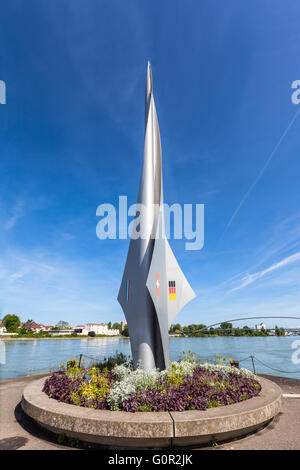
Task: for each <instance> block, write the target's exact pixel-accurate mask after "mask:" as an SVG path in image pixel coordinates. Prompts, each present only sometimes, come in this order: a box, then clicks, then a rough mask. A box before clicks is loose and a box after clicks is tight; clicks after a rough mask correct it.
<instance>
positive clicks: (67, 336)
mask: <svg viewBox="0 0 300 470" xmlns="http://www.w3.org/2000/svg"><path fill="white" fill-rule="evenodd" d="M83 338H84V339H95V338H127V336H122V335H111V336H108V335H96V336H88V335H80V336H71V335H66V336H64V335H58V336H46V337H42V336H34V337H30V338H29V337H28V336H0V340H2V341H17V340H20V341H33V340H34V341H36V340H40V339H41V340H44V339H48V340H49V339H83Z"/></svg>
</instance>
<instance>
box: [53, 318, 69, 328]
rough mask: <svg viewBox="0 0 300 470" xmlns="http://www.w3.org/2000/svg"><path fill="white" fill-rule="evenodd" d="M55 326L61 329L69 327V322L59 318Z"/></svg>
mask: <svg viewBox="0 0 300 470" xmlns="http://www.w3.org/2000/svg"><path fill="white" fill-rule="evenodd" d="M56 326H57V327H58V328H59V329H61V330H65V329H67V328H70V325H69V323H68V322H67V321H64V320H60V321H59V322H58V323H57V324H56Z"/></svg>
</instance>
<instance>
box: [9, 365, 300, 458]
mask: <svg viewBox="0 0 300 470" xmlns="http://www.w3.org/2000/svg"><path fill="white" fill-rule="evenodd" d="M46 375H49V374H36V375H31V376H25V377H19V378H13V379H6V380H1V381H0V415H1V428H0V450H17V449H20V450H67V449H68V450H70V449H72V448H71V447H67V446H65V445H60V444H58V443H57V440H56V439H55V438H53V436H51V435H49V434H47V433H46V432H45V431H42V430H41V429H40V428H38V427H37V426H36V425H35V424H34V423H33V422H32V421H31V420H30V419H29V418H27V417H26V415H25V414H24V413H23V412H22V409H21V406H20V401H21V398H22V393H23V390H24V388H25V386H26V385H27V384H28V383H30V382H32V381H33V380H36V379H37V378H39V377H40V378H41V377H45V376H46ZM262 375H263V374H262ZM266 378H268V379H269V380H273V381H274V382H275V383H277V384H278V385H279V386H280V387H281V388H282V391H283V410H282V413H280V415H279V416H277V417H276V418H275V419H274V420H273V421H272V422H271V423H270V424H269V425H268V426H266V427H265V428H263V429H262V430H260V431H259V432H257V433H255V434H252V435H249V436H247V437H245V438H242V439H240V440H237V441H232V442H228V443H225V444H222V445H218V446H217V447H216V449H220V450H223V449H224V450H246V449H247V450H300V441H299V433H300V416H299V405H300V399H299V398H291V397H289V396H285V395H291V394H295V395H296V394H299V392H300V380H298V379H290V378H288V377H277V376H270V375H266ZM85 448H86V447H85ZM204 449H212V447H205V448H204Z"/></svg>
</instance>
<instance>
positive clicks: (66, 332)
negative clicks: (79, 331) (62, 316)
mask: <svg viewBox="0 0 300 470" xmlns="http://www.w3.org/2000/svg"><path fill="white" fill-rule="evenodd" d="M48 333H49V334H50V335H52V336H62V335H71V334H72V333H74V329H73V328H72V329H68V330H67V329H65V330H49V331H48Z"/></svg>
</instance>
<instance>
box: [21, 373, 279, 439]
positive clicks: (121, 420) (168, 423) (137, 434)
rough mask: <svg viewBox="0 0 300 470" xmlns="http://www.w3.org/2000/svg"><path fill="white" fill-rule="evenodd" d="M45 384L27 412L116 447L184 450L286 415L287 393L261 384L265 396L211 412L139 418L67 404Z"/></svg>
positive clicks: (38, 385)
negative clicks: (283, 407) (283, 402)
mask: <svg viewBox="0 0 300 470" xmlns="http://www.w3.org/2000/svg"><path fill="white" fill-rule="evenodd" d="M44 381H45V378H43V379H39V380H36V381H34V382H32V383H30V384H29V385H27V387H26V388H25V389H24V392H23V397H22V409H23V411H24V412H25V413H26V414H27V415H28V416H30V417H31V418H32V419H33V420H35V421H36V422H37V423H38V424H39V425H40V426H42V427H43V428H46V429H47V430H49V431H51V432H54V433H55V434H65V435H66V436H68V437H72V438H75V439H78V440H79V441H85V442H90V443H96V444H100V445H105V446H114V447H135V448H137V447H143V448H151V447H156V448H159V447H162V448H163V447H165V448H166V447H180V446H195V445H199V444H200V445H201V444H205V443H209V442H212V441H218V442H221V441H224V440H229V439H233V438H236V437H241V436H244V435H246V434H248V433H250V432H253V431H256V430H257V429H259V428H261V427H262V426H264V425H265V424H267V423H268V422H269V421H270V420H271V419H272V418H273V417H274V416H276V415H277V414H278V413H279V412H280V411H281V389H280V388H279V387H278V385H276V384H275V383H274V382H271V381H270V380H267V379H263V378H260V383H261V386H262V390H261V392H260V395H259V396H257V397H254V398H250V399H249V400H246V401H243V402H240V403H235V404H233V405H227V406H221V407H218V408H209V409H207V410H205V411H200V410H199V411H198V410H195V411H182V412H178V411H175V412H143V413H142V412H137V413H127V412H125V411H109V410H95V409H92V408H83V407H80V406H75V405H69V404H65V403H61V402H59V401H57V400H54V399H53V398H49V397H48V396H47V395H46V394H45V393H44V392H42V388H43V384H44Z"/></svg>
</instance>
